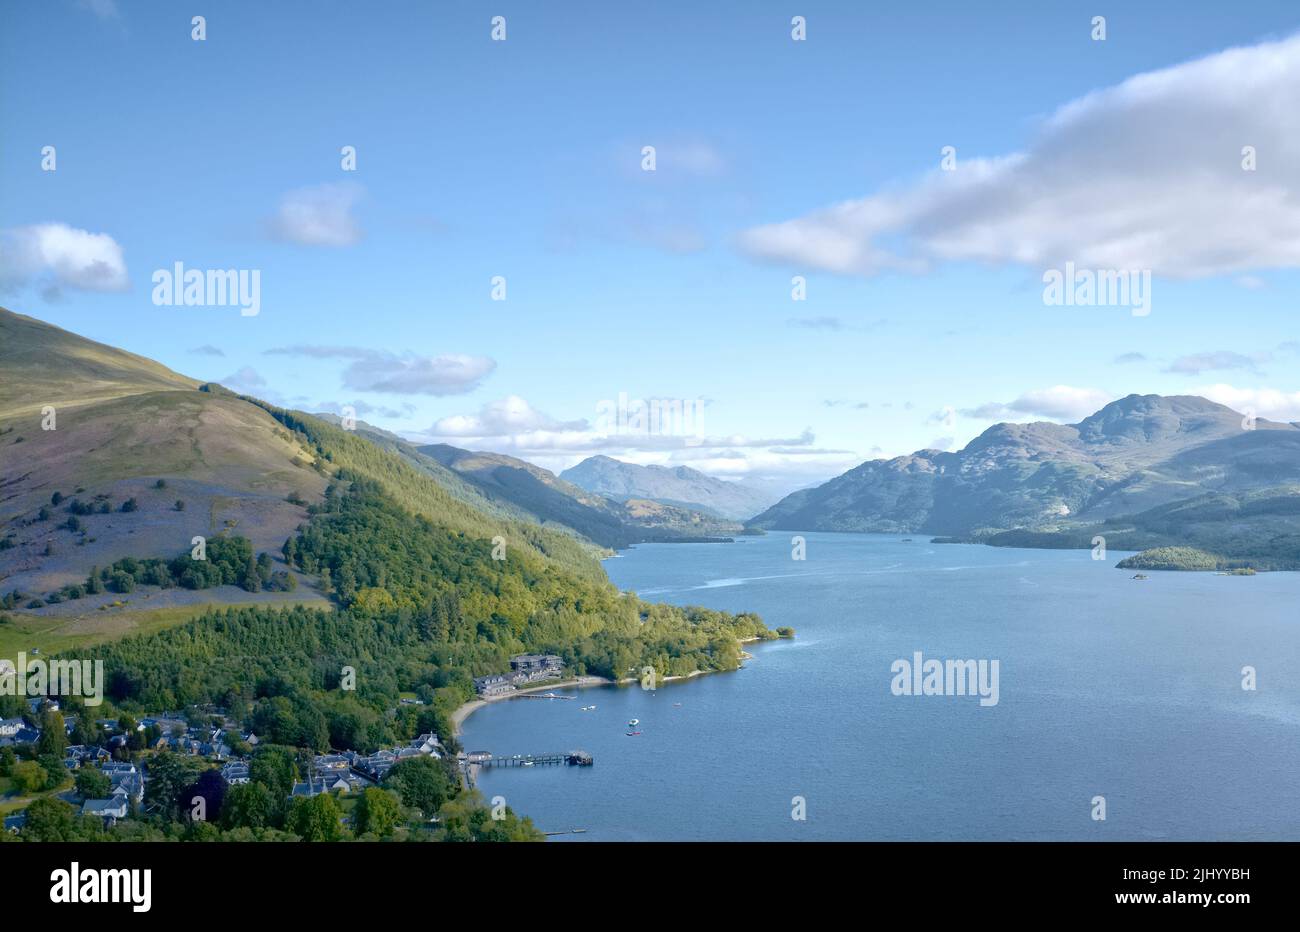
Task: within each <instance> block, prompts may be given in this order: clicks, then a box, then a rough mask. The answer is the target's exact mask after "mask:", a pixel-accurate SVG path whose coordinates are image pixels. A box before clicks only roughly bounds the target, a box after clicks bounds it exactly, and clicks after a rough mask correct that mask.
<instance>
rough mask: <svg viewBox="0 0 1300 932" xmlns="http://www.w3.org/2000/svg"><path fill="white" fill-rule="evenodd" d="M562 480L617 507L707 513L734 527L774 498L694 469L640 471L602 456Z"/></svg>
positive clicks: (571, 470) (573, 469) (648, 468)
mask: <svg viewBox="0 0 1300 932" xmlns="http://www.w3.org/2000/svg"><path fill="white" fill-rule="evenodd" d="M559 478H561V479H563V480H565V481H567V482H570V483H572V484H574V485H576V486H579V487H580V488H583V489H586V490H587V491H588V492H593V493H595V494H598V495H602V496H604V497H606V498H610V499H613V500H614V501H627V500H628V499H634V498H635V499H648V500H651V501H656V502H660V503H662V504H665V505H672V506H675V507H679V508H688V509H704V510H706V511H708V512H711V513H713V514H716V515H718V516H719V517H722V518H727V519H730V520H734V521H743V520H745V519H747V518H752V517H753V516H754V515H756V514H758V513H759V512H760V511H762V510H763V509H764V508H766V507H768V506H769V505H770V504H772V502H773V497H772V496H770V495H767V494H765V493H763V492H761V491H759V490H757V489H752V488H750V487H748V486H745V485H742V484H740V483H738V482H729V481H727V480H725V479H717V478H714V477H712V476H709V475H706V474H705V473H702V472H700V471H699V470H697V469H692V468H691V467H689V466H656V465H651V466H640V465H637V464H635V463H626V462H623V461H622V460H617V459H614V458H613V457H609V456H605V455H603V454H600V455H596V456H589V457H587V458H586V459H585V460H583V461H582V462H580V463H578V464H576V465H574V466H570V467H569V468H568V469H566V470H564V471H563V472H561V473H560V476H559Z"/></svg>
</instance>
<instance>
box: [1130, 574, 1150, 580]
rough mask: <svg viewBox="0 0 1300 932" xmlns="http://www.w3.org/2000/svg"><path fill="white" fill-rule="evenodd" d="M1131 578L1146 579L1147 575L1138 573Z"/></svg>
mask: <svg viewBox="0 0 1300 932" xmlns="http://www.w3.org/2000/svg"><path fill="white" fill-rule="evenodd" d="M1133 578H1134V579H1146V578H1147V575H1146V574H1145V573H1138V574H1137V575H1136V576H1134V577H1133Z"/></svg>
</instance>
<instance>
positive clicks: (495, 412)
mask: <svg viewBox="0 0 1300 932" xmlns="http://www.w3.org/2000/svg"><path fill="white" fill-rule="evenodd" d="M586 428H587V422H586V421H568V422H564V423H561V422H559V421H556V420H555V419H554V418H552V417H550V415H547V414H543V413H542V412H541V411H538V410H537V409H536V408H534V407H533V406H532V405H530V404H529V403H528V401H527V400H525V399H523V398H520V397H519V396H518V395H507V396H506V397H505V398H502V399H500V400H499V401H490V402H488V403H487V404H485V405H483V407H482V408H480V409H479V413H478V414H477V415H474V414H454V415H452V416H450V417H444V418H442V419H441V420H439V421H438V422H437V423H436V424H434V425H433V427H432V428H430V433H431V434H433V435H435V436H438V437H442V438H453V437H473V438H478V439H482V438H486V437H508V436H511V435H515V434H524V433H528V432H531V431H548V432H555V431H564V432H572V431H584V430H586Z"/></svg>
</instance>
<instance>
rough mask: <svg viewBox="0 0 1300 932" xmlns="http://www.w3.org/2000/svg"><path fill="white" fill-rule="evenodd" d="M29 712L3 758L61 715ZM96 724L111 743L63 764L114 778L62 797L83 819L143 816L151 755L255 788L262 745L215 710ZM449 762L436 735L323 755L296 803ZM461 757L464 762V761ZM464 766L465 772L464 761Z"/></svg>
mask: <svg viewBox="0 0 1300 932" xmlns="http://www.w3.org/2000/svg"><path fill="white" fill-rule="evenodd" d="M403 701H404V702H405V701H408V700H403ZM411 701H417V702H418V700H411ZM27 704H28V708H29V711H30V714H29V715H28V716H26V717H15V718H7V719H0V753H3V752H4V751H6V750H7V751H8V752H9V754H11V755H13V754H18V753H21V752H24V751H26V752H27V754H28V755H30V752H31V750H30V749H31V747H33V746H35V745H36V744H37V743H38V742H39V741H40V739H41V734H42V733H41V730H40V729H39V728H37V727H34V726H33V725H31V724H30V723H29V719H31V718H36V719H37V720H40V719H42V718H43V717H44V716H46V714H47V713H50V712H59V711H60V708H59V702H58V700H57V699H50V698H44V697H37V698H33V699H29V700H28V703H27ZM91 724H93V726H94V730H95V733H96V734H102V735H104V736H105V740H104V741H102V743H99V744H66V745H65V750H64V755H63V761H62V763H63V766H64V768H65V769H66V771H67V772H68V773H69V774H70V775H73V776H74V778H75V775H76V774H77V773H78V772H79V771H81V770H83V769H87V768H91V769H94V770H97V771H98V772H99V773H101V774H103V775H104V776H105V777H107V778H108V779H107V784H104V783H103V782H102V781H98V782H99V785H100V786H105V785H106V786H107V791H106V792H105V793H104V794H103V795H98V796H95V797H86V796H85V795H84V794H82V793H80V792H79V791H78V789H77V788H76V786H75V785H74V787H73V788H71V789H67V790H64V791H62V792H59V793H58V794H56V795H57V796H58V798H60V799H62V800H64V801H65V802H69V803H72V804H73V805H76V806H77V807H79V810H80V813H81V814H82V815H92V816H97V817H99V818H101V819H103V822H104V826H105V828H111V827H112V826H113V825H114V824H116V823H117V822H118V821H119V820H121V819H126V818H128V817H129V816H132V815H134V814H137V813H140V812H141V811H143V807H144V800H145V787H146V785H147V784H148V781H149V765H148V761H147V758H148V757H149V756H150V755H151V754H153V753H159V752H164V751H170V752H171V753H174V754H179V755H183V756H188V757H196V758H201V759H203V760H204V761H206V762H208V763H210V764H211V766H212V769H215V770H217V771H218V772H219V773H220V775H221V778H222V779H223V780H224V781H225V783H226V785H228V786H235V785H238V784H242V783H248V782H249V780H250V761H251V757H252V753H253V751H254V749H256V747H257V746H258V744H259V743H260V740H259V738H258V736H257V735H256V734H253V733H252V732H249V731H242V730H240V729H239V727H238V723H236V722H233V721H231V720H230V719H228V718H227V717H226V716H225V715H224V714H222V713H221V712H220V711H219V710H215V709H211V708H194V709H190V710H188V712H187V713H182V712H173V711H164V712H158V713H151V714H149V715H146V716H144V717H142V718H140V719H138V720H136V719H130V718H129V717H128V716H123V717H122V718H121V719H110V718H105V719H96V720H94V722H93V723H91ZM76 727H77V716H76V715H75V714H68V715H67V716H66V717H65V718H64V732H65V739H66V738H68V737H70V736H71V735H72V734H73V732H74V731H75V730H76ZM133 735H139V736H140V738H142V739H143V741H141V740H134V741H133V740H132V738H133ZM236 748H239V749H240V751H239V752H237V751H236V750H235V749H236ZM135 749H140V750H138V751H137V750H135ZM446 754H447V751H446V749H445V748H444V746H443V744H442V741H441V740H440V739H439V737H438V735H436V734H434V733H432V732H427V733H425V734H422V735H419V736H418V737H416V738H413V739H412V740H411V741H410V742H408V743H407V744H405V745H398V746H394V747H388V748H382V749H379V750H376V751H374V752H372V753H361V752H358V751H343V752H332V753H328V754H317V755H314V756H312V757H311V758H310V760H309V761H307V762H306V765H305V770H306V774H305V775H303V774H299V777H300V779H299V780H298V781H297V782H295V783H294V785H293V789H292V791H291V792H290V794H289V796H290V798H294V797H312V796H318V795H320V794H322V793H331V794H349V793H359V792H362V791H364V790H365V789H366V788H367V787H371V786H378V785H379V784H380V783H381V782H382V781H383V779H384V777H385V776H386V775H387V773H388V771H389V770H391V769H392V768H393V767H394V766H395V765H396V764H398V763H400V762H401V761H404V760H408V759H411V758H417V757H431V758H434V759H442V758H443V757H444V756H445V755H446ZM458 756H459V757H460V758H462V759H463V758H465V755H464V754H460V755H458ZM460 763H461V765H462V767H464V766H465V762H464V760H462V761H461V762H460ZM25 822H26V816H25V812H16V813H13V814H11V815H9V816H7V817H6V818H5V820H4V828H5V830H6V831H8V832H18V831H19V830H20V829H21V828H22V826H23V825H24V824H25Z"/></svg>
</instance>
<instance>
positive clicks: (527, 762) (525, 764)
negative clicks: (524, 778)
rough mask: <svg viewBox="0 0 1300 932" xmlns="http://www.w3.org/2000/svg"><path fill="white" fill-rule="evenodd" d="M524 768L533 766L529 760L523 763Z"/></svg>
mask: <svg viewBox="0 0 1300 932" xmlns="http://www.w3.org/2000/svg"><path fill="white" fill-rule="evenodd" d="M524 766H525V767H531V766H533V762H532V761H530V760H526V761H524Z"/></svg>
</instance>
